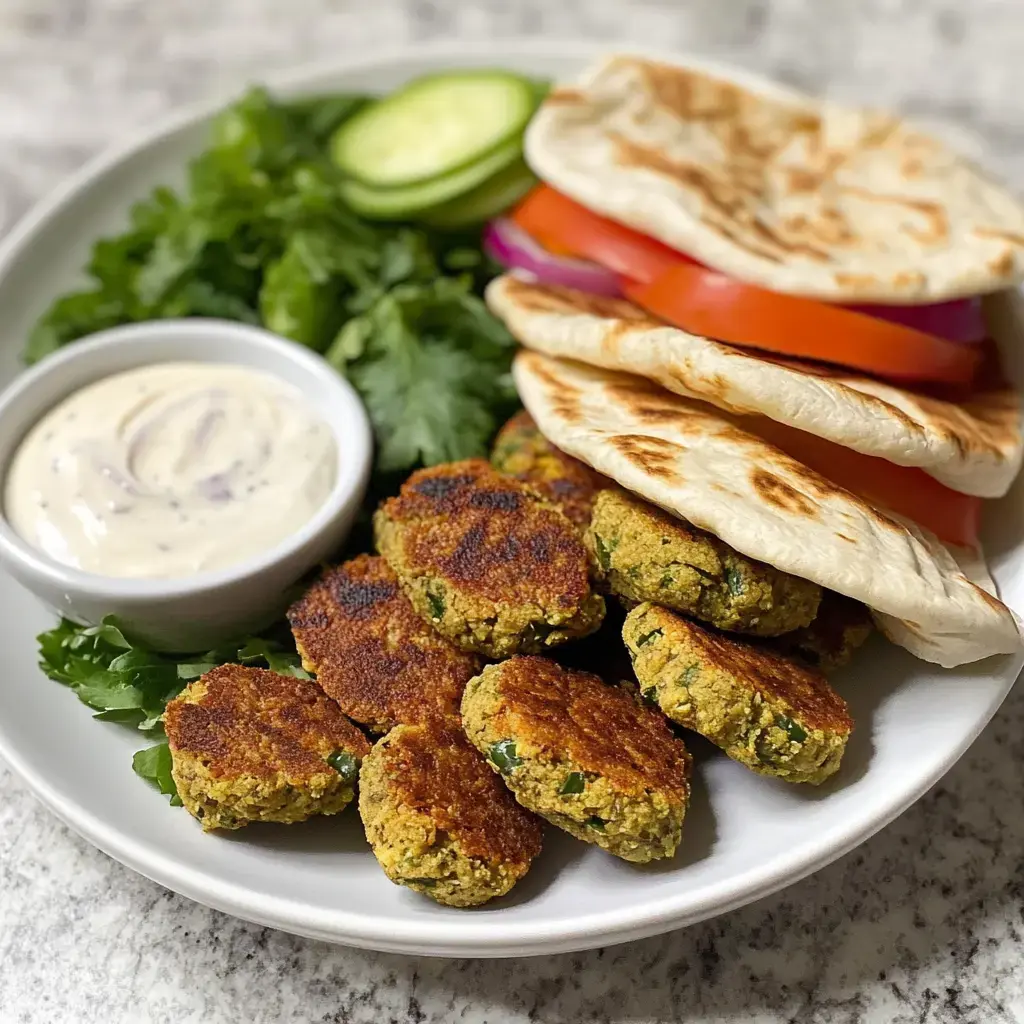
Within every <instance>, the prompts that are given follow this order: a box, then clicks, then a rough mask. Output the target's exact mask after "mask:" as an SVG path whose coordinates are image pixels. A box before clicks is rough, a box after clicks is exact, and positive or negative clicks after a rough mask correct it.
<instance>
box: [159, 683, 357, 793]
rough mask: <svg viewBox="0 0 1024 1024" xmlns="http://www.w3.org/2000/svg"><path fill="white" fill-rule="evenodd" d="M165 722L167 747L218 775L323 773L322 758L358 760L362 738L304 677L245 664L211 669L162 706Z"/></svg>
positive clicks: (298, 776) (300, 775)
mask: <svg viewBox="0 0 1024 1024" xmlns="http://www.w3.org/2000/svg"><path fill="white" fill-rule="evenodd" d="M164 729H165V731H166V733H167V740H168V743H169V745H170V748H171V752H172V754H182V753H183V754H188V755H191V756H192V757H194V758H196V759H199V760H201V761H202V762H203V763H204V764H205V765H206V766H207V767H208V769H209V772H210V774H211V775H214V776H218V777H222V778H237V777H241V776H247V777H250V778H260V777H262V778H269V777H271V776H273V775H276V774H284V775H286V776H287V777H288V778H289V779H290V780H292V781H293V782H295V783H301V782H302V781H303V780H305V779H310V778H313V777H315V776H322V775H323V773H324V770H325V765H324V760H325V758H326V757H328V756H329V755H331V754H333V753H335V752H337V751H339V750H343V751H346V752H347V753H349V754H351V755H352V756H353V757H355V758H356V759H359V758H362V757H365V756H366V754H367V753H369V750H370V744H369V743H368V742H367V740H366V737H365V736H363V734H362V733H361V732H360V731H359V730H358V729H357V728H356V727H355V726H354V725H353V724H352V723H351V722H350V721H349V720H348V719H347V718H346V717H345V716H344V715H343V714H342V713H341V710H340V709H339V708H338V706H337V704H335V703H334V701H332V700H330V699H329V698H328V697H327V696H326V695H325V694H324V693H323V692H322V691H321V690H320V688H319V687H318V686H317V685H316V684H315V683H313V682H311V681H310V680H307V679H296V678H294V677H292V676H283V675H279V674H278V673H276V672H269V671H267V670H265V669H261V668H252V667H249V666H245V665H221V666H219V667H217V668H214V669H211V670H210V671H209V672H207V673H206V674H205V675H203V676H202V677H201V678H200V679H199V680H197V681H196V682H195V683H193V684H192V685H191V686H190V687H188V688H187V689H186V690H185V691H184V692H183V693H182V694H181V695H180V696H178V697H177V698H175V699H174V700H172V701H171V702H170V703H169V704H168V705H167V711H166V713H165V716H164Z"/></svg>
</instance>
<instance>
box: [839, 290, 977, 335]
mask: <svg viewBox="0 0 1024 1024" xmlns="http://www.w3.org/2000/svg"><path fill="white" fill-rule="evenodd" d="M849 308H850V309H853V310H855V311H856V312H858V313H866V314H867V315H868V316H874V317H878V319H880V320H890V321H892V322H893V323H897V324H903V326H904V327H914V328H916V329H917V330H919V331H923V332H924V333H925V334H931V335H933V336H934V337H936V338H945V339H946V340H947V341H956V342H960V343H962V344H965V345H974V344H977V343H978V342H979V341H984V340H985V338H986V337H988V331H987V330H986V328H985V318H984V317H983V316H982V312H981V299H979V298H970V299H951V300H950V301H948V302H935V303H932V304H931V305H928V306H851V307H849Z"/></svg>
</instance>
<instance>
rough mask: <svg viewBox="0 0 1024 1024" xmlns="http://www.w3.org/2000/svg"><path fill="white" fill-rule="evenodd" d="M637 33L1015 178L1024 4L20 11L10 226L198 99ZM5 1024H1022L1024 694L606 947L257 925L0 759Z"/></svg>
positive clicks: (3, 199) (325, 0) (413, 2)
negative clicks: (899, 805)
mask: <svg viewBox="0 0 1024 1024" xmlns="http://www.w3.org/2000/svg"><path fill="white" fill-rule="evenodd" d="M530 34H547V35H560V36H563V37H569V36H580V35H584V36H588V37H594V38H600V39H605V40H608V41H610V42H615V41H621V40H622V39H623V38H631V39H635V40H637V41H641V42H644V41H646V42H650V43H654V44H658V45H661V46H673V45H674V46H677V47H679V48H682V49H688V50H693V51H699V52H702V53H705V54H708V55H710V56H714V57H717V58H720V59H724V60H731V61H736V62H739V63H743V64H746V65H748V66H750V67H753V68H756V69H760V70H764V71H767V72H770V73H772V74H775V75H777V76H779V77H781V78H783V79H786V80H788V81H792V82H795V83H797V84H800V85H804V86H808V87H812V88H816V89H827V90H829V91H831V92H832V93H834V94H835V95H837V96H846V97H859V98H863V99H866V100H868V101H870V102H874V103H883V104H889V105H895V106H898V107H900V108H901V109H903V110H904V111H906V112H908V113H910V114H912V115H914V116H915V117H917V118H919V119H922V120H925V121H928V122H931V123H933V124H934V125H936V126H939V127H940V128H941V129H942V130H944V131H947V132H948V133H950V134H951V135H953V136H954V137H955V138H956V139H957V140H958V141H959V142H960V144H961V145H962V146H965V147H967V148H968V149H971V150H972V151H974V152H976V153H978V154H979V155H984V156H985V158H986V159H987V160H988V161H989V162H990V163H991V164H992V165H993V166H994V167H995V168H996V169H997V170H999V171H1000V172H1002V173H1003V174H1004V175H1006V176H1007V177H1008V178H1010V180H1011V181H1015V182H1016V183H1017V185H1018V186H1019V187H1020V186H1024V120H1022V119H1021V117H1020V109H1021V107H1020V97H1021V95H1024V61H1022V59H1021V54H1022V53H1024V16H1022V13H1021V6H1020V0H973V2H972V4H971V5H970V6H969V7H968V6H967V5H963V4H959V3H955V2H954V0H819V2H818V3H808V2H806V0H731V2H730V3H728V4H724V3H720V2H717V0H686V2H683V0H679V2H673V0H646V2H640V0H633V2H614V0H561V2H559V3H548V2H545V0H523V2H519V0H465V2H459V0H447V2H446V0H373V2H372V3H357V2H354V0H334V2H332V0H290V2H289V3H285V4H282V3H278V2H276V0H218V2H216V3H212V2H210V0H175V2H173V3H154V2H152V0H150V2H146V0H3V3H2V4H0V230H2V227H3V221H4V216H5V214H4V212H3V209H2V208H6V217H7V223H8V224H9V223H10V220H11V219H12V218H14V217H16V216H17V215H18V214H20V213H22V212H24V210H25V209H27V207H28V206H29V205H30V204H31V203H32V202H33V201H35V200H36V199H37V198H39V197H40V196H41V195H43V194H44V193H45V192H46V191H47V190H48V189H50V188H51V187H52V186H54V185H55V184H56V183H57V182H58V181H59V180H60V179H61V178H62V177H63V176H64V175H65V174H67V173H68V171H70V170H72V169H74V168H76V167H77V166H79V165H80V164H81V163H82V162H83V160H85V159H86V158H87V157H89V156H90V155H92V154H93V153H95V152H96V151H97V150H98V149H100V148H101V147H103V146H105V145H107V144H109V143H111V142H114V141H115V140H119V139H121V138H123V137H124V136H125V135H127V134H128V133H130V132H131V131H132V130H134V129H136V128H138V127H140V126H144V125H146V124H147V123H149V122H150V121H151V120H152V119H153V118H154V117H156V116H158V115H159V114H161V113H162V112H164V111H166V110H168V109H169V108H171V107H173V106H175V105H176V104H180V103H182V102H185V101H188V100H191V99H196V98H200V97H203V96H208V95H215V94H220V93H222V92H223V91H224V90H225V89H230V88H233V87H235V86H237V85H240V84H241V83H242V82H244V81H246V80H250V79H253V78H257V77H259V76H260V75H262V74H265V73H267V72H268V71H269V70H271V69H274V68H279V67H286V66H289V65H294V64H297V63H300V62H302V61H304V60H308V59H313V58H325V57H338V58H343V57H344V55H345V54H347V53H352V54H356V53H361V54H362V53H367V52H372V50H373V49H374V48H377V47H384V46H390V45H395V44H400V43H404V42H408V41H412V40H421V39H435V38H462V39H466V40H470V39H474V38H482V37H484V38H487V37H502V36H511V35H530ZM0 791H2V792H3V800H2V801H0V1021H2V1022H3V1024H13V1022H16V1021H17V1022H26V1024H51V1022H54V1021H69V1022H72V1024H116V1022H131V1024H143V1022H148V1021H153V1022H172V1021H173V1022H174V1024H191V1022H195V1024H219V1022H222V1021H224V1022H234V1021H246V1022H255V1024H263V1022H267V1024H278V1022H291V1021H295V1022H324V1024H327V1022H336V1024H384V1022H395V1024H425V1022H431V1024H433V1022H446V1021H454V1020H458V1021H464V1022H467V1024H484V1022H488V1024H505V1022H508V1024H519V1022H527V1021H543V1022H556V1021H559V1022H561V1021H565V1022H580V1024H589V1022H595V1024H596V1022H612V1021H615V1022H619V1021H623V1022H625V1021H629V1022H655V1021H658V1022H660V1021H695V1022H696V1021H702V1022H703V1021H706V1022H715V1024H726V1022H739V1021H743V1022H758V1024H784V1022H792V1024H865V1022H886V1024H888V1022H892V1024H910V1022H914V1024H960V1022H966V1024H1010V1022H1018V1021H1024V937H1022V933H1024V814H1022V812H1021V807H1022V798H1021V794H1022V793H1024V690H1022V689H1021V688H1020V687H1018V688H1017V691H1016V693H1015V694H1014V695H1012V696H1011V697H1010V699H1009V700H1008V702H1007V704H1006V706H1005V708H1004V709H1003V711H1002V712H1001V713H1000V714H999V715H998V716H997V718H996V720H995V721H994V722H993V723H992V724H991V725H990V726H989V728H988V729H987V730H986V731H985V733H984V734H983V735H982V737H981V738H980V739H979V740H978V742H977V743H976V744H975V745H974V747H973V748H972V749H971V751H970V753H969V754H968V755H967V756H966V757H965V758H964V759H963V761H962V762H961V763H960V764H959V765H958V766H957V767H956V768H955V769H954V770H953V771H952V772H950V774H949V775H948V776H947V777H946V779H944V780H943V782H942V783H941V784H940V785H939V786H937V787H936V788H935V789H934V790H933V791H932V792H931V793H930V794H929V795H928V796H927V797H925V798H924V799H923V800H921V801H920V803H918V804H917V805H916V806H915V807H914V808H912V809H911V810H910V811H908V812H907V813H906V814H904V815H903V816H902V817H901V818H900V819H899V820H898V821H897V822H896V823H894V824H893V825H891V826H890V827H889V828H887V829H886V830H885V831H883V832H882V833H881V834H880V835H878V836H876V837H875V838H874V839H872V840H870V841H869V842H867V843H865V844H864V845H863V846H862V847H861V848H860V849H859V850H857V851H856V852H854V853H852V854H850V855H848V856H847V857H845V858H843V859H842V860H840V861H838V862H837V863H835V864H833V865H832V866H831V867H829V868H826V869H825V870H823V871H821V872H819V873H818V874H817V875H815V876H813V877H812V878H810V879H807V880H806V881H804V882H802V883H800V884H798V885H795V886H793V887H792V888H790V889H788V890H786V891H785V892H783V893H781V894H778V895H776V896H773V897H770V898H768V899H765V900H762V901H761V902H759V903H757V904H755V905H753V906H751V907H748V908H746V909H744V910H740V911H736V912H734V913H732V914H728V915H726V916H725V917H722V918H719V919H717V920H715V921H711V922H708V923H705V924H702V925H698V926H695V927H693V928H690V929H688V930H686V931H682V932H677V933H674V934H671V935H667V936H663V937H661V938H656V939H650V940H647V941H644V942H638V943H634V944H632V945H628V946H620V947H614V948H610V949H605V950H598V951H594V952H591V953H583V954H578V955H566V956H555V957H546V958H543V959H540V960H524V961H503V962H487V961H467V960H462V961H440V960H429V959H419V958H410V957H401V956H394V955H382V954H375V953H368V952H361V951H357V950H349V949H340V948H334V947H330V946H326V945H323V944H320V943H316V942H311V941H306V940H303V939H298V938H294V937H291V936H289V935H285V934H282V933H280V932H274V931H270V930H267V929H264V928H259V927H256V926H254V925H249V924H245V923H242V922H239V921H236V920H233V919H231V918H228V917H225V916H224V915H223V914H220V913H217V912H215V911H211V910H207V909H205V908H203V907H200V906H198V905H196V904H194V903H191V902H189V901H188V900H186V899H183V898H181V897H179V896H176V895H175V894H173V893H170V892H167V891H166V890H164V889H162V888H161V887H159V886H157V885H154V884H153V883H151V882H149V881H147V880H145V879H143V878H141V877H139V876H138V875H135V874H134V873H132V872H131V871H129V870H127V869H126V868H123V867H121V866H120V865H118V864H115V863H114V862H112V861H110V860H108V859H107V858H106V857H105V856H104V855H103V854H101V853H99V852H98V851H96V850H94V849H92V848H91V847H90V846H89V845H87V844H86V843H85V842H83V841H82V840H81V839H79V838H78V837H77V836H76V835H74V834H73V833H71V832H70V831H68V830H67V829H66V828H64V827H63V825H61V824H60V822H58V821H57V820H56V819H55V818H53V817H52V816H51V815H50V814H49V812H47V811H45V810H44V809H43V808H42V807H41V806H40V805H39V804H38V803H37V802H36V800H35V799H34V798H33V797H32V796H31V795H30V794H29V793H28V792H27V791H26V790H25V788H24V786H23V785H22V784H21V783H20V782H19V780H18V779H17V778H15V777H14V776H13V775H12V774H11V773H10V772H9V771H7V769H6V768H5V767H4V765H3V764H2V762H0Z"/></svg>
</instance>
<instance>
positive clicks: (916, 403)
mask: <svg viewBox="0 0 1024 1024" xmlns="http://www.w3.org/2000/svg"><path fill="white" fill-rule="evenodd" d="M487 304H488V305H489V306H490V308H491V310H492V311H493V312H494V313H495V314H496V315H497V316H499V317H501V319H502V320H504V321H505V323H506V324H507V325H508V327H509V329H510V330H511V332H512V333H513V334H514V335H515V337H516V338H518V339H519V341H520V342H522V344H524V345H526V346H527V347H529V348H533V349H537V350H538V351H540V352H545V353H547V354H548V355H551V356H558V357H561V358H568V359H576V360H578V361H580V362H584V363H589V364H591V365H593V366H602V367H605V368H606V369H609V370H622V371H626V372H631V373H636V374H639V375H641V376H643V377H648V378H650V379H651V380H656V381H657V382H658V383H659V384H661V385H662V386H663V387H665V388H668V390H670V391H674V392H675V393H676V394H679V395H684V396H686V397H688V398H699V399H702V400H703V401H705V402H710V403H711V404H712V405H716V406H718V407H719V408H722V409H725V410H727V411H728V412H731V413H738V414H751V413H754V414H759V415H762V416H767V417H769V418H770V419H773V420H777V421H778V422H780V423H784V424H787V425H788V426H792V427H796V428H797V429H799V430H804V431H806V432H807V433H810V434H815V435H817V436H818V437H823V438H825V439H827V440H829V441H834V442H835V443H836V444H841V445H845V446H846V447H847V448H853V449H855V450H856V451H859V452H863V453H864V454H865V455H874V456H878V457H879V458H883V459H887V460H888V461H890V462H895V463H897V464H899V465H901V466H916V467H919V468H921V469H923V470H925V471H926V472H927V473H929V474H930V475H931V476H933V477H935V478H936V479H937V480H939V481H941V482H942V483H944V484H945V485H946V486H947V487H951V488H953V489H954V490H957V491H962V492H964V493H966V494H975V495H979V496H980V497H984V498H994V497H999V496H1000V495H1002V494H1005V493H1006V491H1007V490H1008V489H1009V487H1010V484H1011V483H1012V482H1013V479H1014V477H1015V476H1016V475H1017V472H1018V470H1019V469H1020V466H1021V458H1022V454H1024V440H1022V432H1021V404H1020V397H1019V395H1018V394H1017V393H1016V392H1015V391H1014V390H1013V389H1012V388H1010V387H1007V386H1001V387H996V388H993V389H991V390H988V391H985V392H982V393H978V394H975V395H973V396H972V398H971V399H970V401H969V402H967V403H965V404H962V405H958V404H955V403H953V402H946V401H942V400H940V399H937V398H928V397H925V396H922V395H917V394H914V393H913V392H910V391H904V390H903V389H901V388H898V387H895V386H894V385H890V384H884V383H881V382H879V381H872V380H867V379H866V378H861V377H852V376H846V375H845V373H844V371H842V370H838V369H836V370H833V369H828V368H825V367H818V366H812V365H809V364H807V365H804V364H796V363H792V362H775V361H772V360H770V359H769V358H767V357H763V356H757V355H752V354H748V353H747V352H744V351H743V350H741V349H736V348H733V347H732V346H729V345H723V344H722V343H720V342H717V341H711V340H709V339H707V338H702V337H699V336H697V335H693V334H688V333H687V332H686V331H682V330H679V329H677V328H675V327H666V326H664V325H663V324H660V323H658V322H657V321H655V320H652V319H651V318H650V317H649V316H648V315H647V314H646V313H645V312H644V311H643V310H641V309H639V308H638V307H636V306H633V305H630V304H629V303H628V302H622V301H620V300H616V299H607V298H601V297H598V296H593V295H584V294H583V293H581V292H574V291H570V290H568V289H564V288H554V287H550V286H544V285H540V284H533V283H530V282H527V281H523V280H520V279H518V278H515V277H511V276H508V275H506V276H504V277H500V278H497V279H496V280H495V281H493V282H492V283H491V285H490V286H489V288H488V290H487ZM1018 333H1019V332H1018ZM1018 344H1019V342H1018Z"/></svg>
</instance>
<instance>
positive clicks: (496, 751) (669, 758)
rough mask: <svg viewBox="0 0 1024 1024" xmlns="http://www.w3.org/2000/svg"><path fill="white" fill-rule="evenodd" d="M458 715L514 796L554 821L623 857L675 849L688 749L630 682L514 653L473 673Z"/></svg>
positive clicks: (651, 856)
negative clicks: (613, 683)
mask: <svg viewBox="0 0 1024 1024" xmlns="http://www.w3.org/2000/svg"><path fill="white" fill-rule="evenodd" d="M462 723H463V726H464V727H465V730H466V735H467V736H468V737H469V739H470V741H471V742H472V743H473V745H474V746H475V747H476V748H477V749H478V750H479V751H481V752H482V753H484V754H486V756H487V758H488V760H489V761H490V763H491V765H492V767H493V768H494V770H495V771H496V772H500V773H501V776H502V778H504V780H505V783H506V784H507V785H508V787H509V789H511V790H512V792H513V793H514V794H515V796H516V799H517V800H518V801H519V802H520V803H521V804H522V805H523V806H524V807H528V808H529V809H530V810H531V811H536V813H537V814H540V815H542V816H543V817H545V818H547V820H548V821H550V822H551V823H552V824H553V825H557V826H558V827H559V828H561V829H564V830H565V831H566V832H568V833H570V834H571V835H574V836H576V838H577V839H582V840H583V841H584V842H588V843H596V844H597V845H598V846H601V847H603V848H604V849H605V850H607V851H608V852H609V853H613V854H615V856H616V857H621V858H622V859H623V860H628V861H635V862H637V863H643V862H646V861H650V860H655V859H657V858H661V857H671V856H672V855H673V854H674V853H675V851H676V847H677V846H678V845H679V838H680V833H681V831H682V826H683V816H684V814H685V812H686V805H687V801H688V800H689V795H690V784H689V773H690V757H689V755H688V754H687V752H686V747H685V746H684V745H683V742H682V740H680V739H679V738H678V737H676V736H675V735H673V733H672V731H671V729H670V728H669V726H668V723H667V722H666V721H665V719H664V718H663V717H662V716H661V715H659V714H657V713H656V712H655V711H652V710H651V709H650V708H647V707H644V706H642V705H641V704H639V703H638V702H637V701H636V700H634V698H633V697H632V696H631V695H630V693H629V692H628V691H626V690H625V689H621V688H619V687H617V686H609V685H607V684H606V683H604V682H603V681H602V680H601V679H600V678H599V677H598V676H595V675H592V674H591V673H589V672H576V671H572V670H569V669H565V668H562V667H561V666H560V665H558V664H556V663H555V662H553V661H551V660H549V659H547V658H538V657H518V658H512V659H511V660H510V661H505V662H502V663H501V664H500V665H489V666H487V667H486V668H485V669H484V670H483V672H481V673H480V675H479V676H477V677H476V678H475V679H473V680H471V681H470V683H469V685H468V686H467V687H466V692H465V694H464V695H463V698H462Z"/></svg>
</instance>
